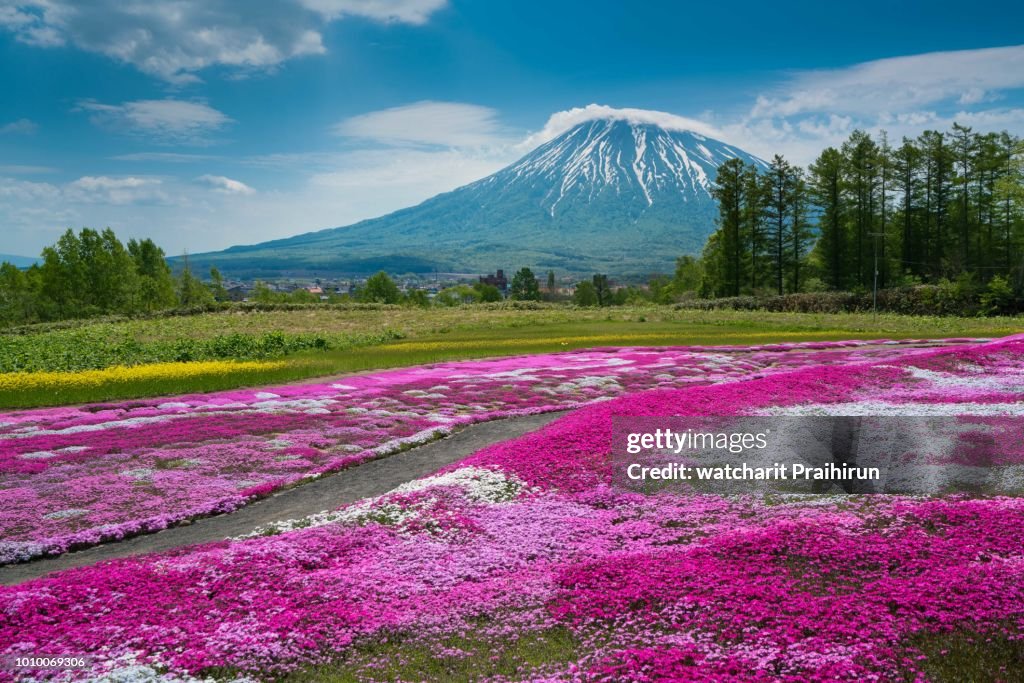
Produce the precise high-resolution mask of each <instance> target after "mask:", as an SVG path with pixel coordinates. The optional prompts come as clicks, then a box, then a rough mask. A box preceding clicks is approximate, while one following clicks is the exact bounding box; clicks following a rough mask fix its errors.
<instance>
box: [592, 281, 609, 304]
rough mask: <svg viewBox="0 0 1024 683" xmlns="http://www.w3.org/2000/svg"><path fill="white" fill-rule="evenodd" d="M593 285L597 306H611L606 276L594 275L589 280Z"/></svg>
mask: <svg viewBox="0 0 1024 683" xmlns="http://www.w3.org/2000/svg"><path fill="white" fill-rule="evenodd" d="M590 281H591V283H593V285H594V293H595V294H596V295H597V305H598V306H608V305H610V304H611V296H612V292H611V288H610V287H609V286H608V276H607V275H604V274H602V273H594V276H593V277H592V278H591V279H590Z"/></svg>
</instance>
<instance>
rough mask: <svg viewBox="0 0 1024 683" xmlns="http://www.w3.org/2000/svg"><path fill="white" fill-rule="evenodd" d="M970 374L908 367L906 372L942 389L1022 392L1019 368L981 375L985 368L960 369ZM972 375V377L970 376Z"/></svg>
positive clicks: (1023, 378)
mask: <svg viewBox="0 0 1024 683" xmlns="http://www.w3.org/2000/svg"><path fill="white" fill-rule="evenodd" d="M961 370H964V371H966V372H969V373H971V374H953V373H946V372H935V371H934V370H925V369H924V368H918V367H914V366H910V367H908V368H907V371H908V372H909V373H910V375H911V377H913V378H914V379H921V380H925V381H926V382H929V383H931V384H932V385H934V386H936V387H941V388H943V389H982V390H992V391H1000V390H1003V391H1020V392H1024V374H1022V372H1021V368H1001V369H1000V370H999V374H982V373H984V372H985V368H981V367H978V366H973V365H972V366H965V367H963V368H961ZM972 375H973V376H972Z"/></svg>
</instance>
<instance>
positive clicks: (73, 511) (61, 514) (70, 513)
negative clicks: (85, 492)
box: [43, 508, 89, 519]
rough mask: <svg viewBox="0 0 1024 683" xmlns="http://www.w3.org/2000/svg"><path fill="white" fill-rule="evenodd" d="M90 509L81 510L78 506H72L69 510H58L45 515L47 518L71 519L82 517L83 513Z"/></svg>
mask: <svg viewBox="0 0 1024 683" xmlns="http://www.w3.org/2000/svg"><path fill="white" fill-rule="evenodd" d="M88 513H89V511H88V510H81V509H78V508H70V509H67V510H58V511H57V512H50V513H48V514H45V515H43V517H45V518H46V519H70V518H72V517H81V516H82V515H85V514H88Z"/></svg>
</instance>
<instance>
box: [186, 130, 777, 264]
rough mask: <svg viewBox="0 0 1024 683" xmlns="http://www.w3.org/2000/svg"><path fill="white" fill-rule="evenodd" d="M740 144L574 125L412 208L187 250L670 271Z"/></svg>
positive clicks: (229, 259) (299, 260)
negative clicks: (509, 161) (273, 236)
mask: <svg viewBox="0 0 1024 683" xmlns="http://www.w3.org/2000/svg"><path fill="white" fill-rule="evenodd" d="M734 157H740V158H743V159H744V160H745V161H748V162H751V163H755V164H758V165H762V166H763V165H764V162H763V161H762V160H760V159H758V158H757V157H754V156H753V155H751V154H748V153H746V152H744V151H743V150H741V149H739V148H738V147H735V146H732V145H729V144H727V143H724V142H721V141H719V140H715V139H713V138H711V137H708V136H705V135H703V134H700V133H697V132H694V131H689V130H668V129H665V128H663V127H661V126H658V125H656V124H653V123H642V122H631V121H627V120H623V119H593V120H590V121H584V122H582V123H579V124H577V125H575V126H573V127H572V128H570V129H569V130H567V131H565V132H563V133H562V134H561V135H558V136H556V137H555V138H553V139H552V140H549V141H547V142H545V143H543V144H541V145H539V146H538V147H537V148H535V149H534V150H533V151H531V152H529V153H527V154H526V155H525V156H523V157H522V158H521V159H519V160H518V161H516V162H514V163H512V164H510V165H509V166H506V167H505V168H503V169H501V170H499V171H497V172H496V173H493V174H491V175H489V176H487V177H485V178H481V179H480V180H477V181H474V182H472V183H469V184H467V185H464V186H462V187H459V188H456V189H454V190H452V191H450V192H445V193H442V194H439V195H436V196H434V197H431V198H430V199H427V200H425V201H424V202H421V203H420V204H417V205H415V206H411V207H407V208H404V209H399V210H398V211H394V212H392V213H389V214H387V215H384V216H380V217H377V218H371V219H366V220H363V221H359V222H358V223H354V224H352V225H350V226H346V227H338V228H327V229H324V230H318V231H313V232H307V233H303V234H300V235H295V236H292V237H287V238H281V239H277V240H272V241H268V242H263V243H260V244H254V245H238V246H233V247H229V248H228V249H225V250H223V251H220V252H210V253H206V254H196V255H192V256H190V257H189V260H190V263H192V264H193V265H194V266H196V267H201V268H204V267H207V266H208V265H216V266H217V267H218V268H220V269H221V270H222V272H224V273H230V274H232V275H236V276H241V275H250V276H264V277H266V276H273V275H289V274H290V275H300V274H306V275H309V274H328V273H338V274H341V273H344V274H363V273H368V272H373V271H376V270H387V271H389V272H399V273H401V272H431V271H441V272H485V271H490V270H493V269H495V268H505V269H512V268H518V267H520V266H524V265H525V266H530V267H533V268H535V269H539V270H547V269H554V270H558V271H560V272H569V273H589V272H595V271H601V272H608V273H610V274H615V275H631V274H633V275H641V274H646V273H650V272H656V271H660V272H665V271H668V270H671V267H672V263H673V262H674V260H675V258H676V257H677V256H679V255H681V254H685V253H697V252H699V251H700V249H701V248H702V247H703V244H704V242H705V241H706V239H707V237H708V235H710V234H711V232H712V231H713V229H714V218H715V215H716V213H717V207H716V204H715V201H714V198H713V197H712V194H711V190H712V187H713V183H714V177H715V173H716V170H717V167H718V166H719V165H720V164H721V163H723V162H724V161H726V160H728V159H730V158H734Z"/></svg>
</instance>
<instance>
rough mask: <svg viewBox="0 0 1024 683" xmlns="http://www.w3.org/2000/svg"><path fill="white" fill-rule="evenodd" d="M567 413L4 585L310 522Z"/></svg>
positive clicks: (330, 480)
mask: <svg viewBox="0 0 1024 683" xmlns="http://www.w3.org/2000/svg"><path fill="white" fill-rule="evenodd" d="M565 412H566V411H560V412H554V413H544V414H542V415H527V416H524V417H513V418H508V419H504V420H494V421H492V422H481V423H479V424H475V425H470V426H468V427H466V428H464V429H462V430H460V431H458V432H456V433H454V434H452V435H451V436H448V437H445V438H443V439H440V440H438V441H432V442H430V443H428V444H424V445H423V446H418V447H416V448H412V449H410V450H408V451H405V452H403V453H398V454H395V455H391V456H388V457H385V458H381V459H380V460H373V461H370V462H367V463H364V464H362V465H358V466H356V467H352V468H349V469H347V470H342V471H341V472H338V473H336V474H332V475H330V476H326V477H322V478H320V479H316V480H314V481H311V482H309V483H306V484H302V485H300V486H296V487H295V488H291V489H286V490H284V491H280V492H278V493H275V494H273V495H271V496H269V497H268V498H264V499H263V500H260V501H257V502H255V503H252V504H251V505H246V506H245V507H243V508H241V509H239V510H236V511H235V512H232V513H230V514H225V515H218V516H215V517H207V518H204V519H200V520H197V521H195V522H193V523H192V524H189V525H187V526H176V527H172V528H170V529H165V530H164V531H159V532H157V533H154V534H144V535H141V536H135V537H133V538H129V539H127V540H124V541H118V542H115V543H106V544H103V545H98V546H96V547H93V548H87V549H85V550H80V551H78V552H73V553H65V554H64V555H59V556H57V557H54V558H47V559H40V560H35V561H33V562H28V563H25V564H16V565H8V566H5V567H0V584H4V585H13V584H17V583H21V582H22V581H28V580H29V579H34V578H38V577H40V576H45V575H46V574H49V573H50V572H55V571H60V570H62V569H69V568H71V567H81V566H84V565H89V564H94V563H96V562H100V561H102V560H110V559H114V558H118V557H128V556H131V555H141V554H143V553H151V552H159V551H163V550H171V549H173V548H179V547H182V546H187V545H194V544H196V543H208V542H210V541H220V540H223V539H225V538H229V537H232V536H240V535H242V534H246V533H249V532H250V531H252V530H254V529H256V528H257V527H259V526H262V525H264V524H267V523H269V522H275V521H280V520H284V519H295V518H297V517H305V516H306V515H311V514H314V513H317V512H320V511H321V510H329V509H332V508H336V507H338V506H340V505H343V504H344V503H351V502H354V501H357V500H361V499H363V498H369V497H372V496H379V495H381V494H383V493H387V492H388V491H390V490H392V489H394V488H395V487H397V486H399V485H401V484H404V483H406V482H408V481H412V480H413V479H418V478H420V477H424V476H426V475H428V474H432V473H433V472H436V471H437V470H439V469H440V468H442V467H444V466H445V465H448V464H451V463H453V462H455V461H457V460H461V459H462V458H464V457H466V456H468V455H470V454H472V453H475V452H476V451H478V450H480V449H481V448H484V447H485V446H489V445H491V444H493V443H497V442H499V441H506V440H508V439H514V438H515V437H517V436H521V435H523V434H525V433H527V432H531V431H534V430H535V429H539V428H540V427H543V426H544V425H546V424H548V423H549V422H551V421H553V420H555V419H556V418H558V417H561V416H562V415H564V414H565Z"/></svg>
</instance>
